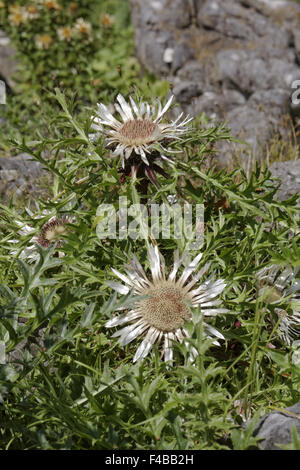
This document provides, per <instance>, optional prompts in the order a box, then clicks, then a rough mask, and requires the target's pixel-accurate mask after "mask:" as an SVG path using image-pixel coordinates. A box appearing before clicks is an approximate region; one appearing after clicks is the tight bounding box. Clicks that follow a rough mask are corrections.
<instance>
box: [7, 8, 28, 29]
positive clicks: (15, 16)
mask: <svg viewBox="0 0 300 470" xmlns="http://www.w3.org/2000/svg"><path fill="white" fill-rule="evenodd" d="M18 6H19V5H18ZM27 20H28V15H27V13H26V10H25V8H17V6H16V8H13V9H12V10H11V14H10V15H8V21H9V22H10V24H11V25H13V26H20V25H21V24H24V23H26V21H27Z"/></svg>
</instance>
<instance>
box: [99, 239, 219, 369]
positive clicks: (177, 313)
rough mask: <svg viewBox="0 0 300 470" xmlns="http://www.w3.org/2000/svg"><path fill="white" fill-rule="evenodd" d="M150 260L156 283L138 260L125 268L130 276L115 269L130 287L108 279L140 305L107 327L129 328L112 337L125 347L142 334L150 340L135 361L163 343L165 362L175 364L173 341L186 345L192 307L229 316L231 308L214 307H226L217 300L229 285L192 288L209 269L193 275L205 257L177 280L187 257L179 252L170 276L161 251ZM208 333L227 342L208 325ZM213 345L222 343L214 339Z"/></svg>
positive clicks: (192, 351) (211, 283) (210, 283)
mask: <svg viewBox="0 0 300 470" xmlns="http://www.w3.org/2000/svg"><path fill="white" fill-rule="evenodd" d="M148 257H149V261H150V270H151V274H152V276H151V277H152V279H151V280H149V279H148V277H147V276H146V274H145V271H144V270H143V268H142V266H141V264H140V263H139V261H138V260H137V258H136V257H135V256H134V257H133V258H132V260H131V262H130V264H129V265H127V266H126V267H125V272H126V274H127V275H124V274H122V273H120V272H119V271H117V270H116V269H113V272H114V273H115V274H116V275H117V276H118V277H119V278H120V279H121V280H122V281H123V282H124V283H125V285H123V284H121V283H119V282H115V281H108V282H107V284H108V285H109V286H110V287H112V288H113V289H114V290H116V291H117V292H119V293H120V294H122V295H127V294H128V293H129V292H130V291H132V292H133V294H134V302H135V303H134V309H133V310H130V311H129V312H127V313H124V314H123V315H119V316H117V317H115V318H113V319H111V320H109V321H108V322H107V323H106V327H114V326H118V325H122V324H126V323H128V324H129V325H128V326H125V327H124V328H122V329H121V330H119V331H117V332H116V333H114V335H113V337H116V336H120V340H119V342H120V344H121V345H122V346H124V345H126V344H128V343H130V342H131V341H133V340H134V339H135V338H137V337H138V336H140V335H144V336H145V337H144V339H143V341H142V343H141V344H140V346H139V347H138V349H137V351H136V354H135V356H134V359H133V361H134V362H135V361H137V360H138V359H143V358H144V357H146V356H147V354H148V353H149V351H150V350H151V348H152V345H153V344H154V343H158V344H159V343H160V342H161V340H163V348H162V355H163V356H164V358H165V360H166V361H168V360H173V348H172V342H173V341H178V342H179V343H181V342H182V341H184V339H185V338H187V337H188V336H189V335H188V332H187V331H186V329H185V327H184V323H185V321H186V320H191V319H192V311H191V307H198V306H201V313H202V314H203V315H216V314H218V313H226V312H227V309H224V308H215V307H217V306H218V305H220V303H221V301H220V300H217V299H215V297H217V295H218V294H220V293H221V292H222V291H223V289H224V287H225V286H226V284H225V283H224V281H223V279H219V280H217V281H213V280H212V277H210V278H208V279H207V280H206V281H205V282H203V283H202V284H200V285H199V286H198V287H196V288H195V289H193V286H194V285H195V284H196V283H197V282H198V280H199V279H200V278H201V277H202V276H203V275H204V273H205V272H206V271H207V269H208V268H209V264H206V265H205V266H203V268H202V269H201V270H200V271H199V272H198V273H197V274H196V275H195V276H194V277H192V273H193V272H194V271H195V269H196V267H197V265H198V263H199V261H200V259H201V257H202V253H200V254H199V255H198V256H196V258H195V259H194V260H193V261H192V262H191V263H190V264H188V266H186V267H185V269H184V270H183V272H182V274H181V276H180V277H179V279H177V280H176V274H177V271H178V269H179V267H180V266H181V264H182V262H183V258H181V259H179V256H178V252H177V251H176V252H175V259H174V267H173V269H172V271H171V272H170V274H169V276H168V278H166V273H165V261H164V259H163V257H162V255H161V254H160V253H159V251H158V248H157V247H150V249H149V251H148ZM124 310H125V307H124ZM205 334H206V335H207V336H209V337H211V336H210V335H212V336H216V337H218V338H221V339H224V336H223V335H222V334H221V333H220V332H219V331H217V330H216V329H215V328H213V327H212V326H210V325H208V324H206V323H205ZM214 344H219V343H218V342H217V341H214ZM187 347H188V348H189V350H190V355H191V358H192V359H193V358H194V357H195V356H196V355H197V351H196V350H195V348H193V347H192V348H191V347H190V346H189V345H188V344H187Z"/></svg>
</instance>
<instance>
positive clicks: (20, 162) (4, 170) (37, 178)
mask: <svg viewBox="0 0 300 470" xmlns="http://www.w3.org/2000/svg"><path fill="white" fill-rule="evenodd" d="M43 178H44V179H45V181H44V182H45V183H46V181H47V180H49V176H48V173H47V172H46V171H45V170H44V169H43V166H42V165H41V164H40V163H38V162H36V161H33V160H32V158H31V156H30V155H28V154H26V153H21V154H20V155H17V156H16V157H11V158H4V157H0V200H1V202H2V203H3V202H7V201H8V200H9V199H10V198H11V197H12V196H17V197H24V195H25V194H26V195H28V196H31V197H35V196H37V195H39V194H42V193H43V192H44V189H43V187H42V186H43V185H42V184H41V183H42V182H43Z"/></svg>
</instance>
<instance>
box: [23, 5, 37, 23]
mask: <svg viewBox="0 0 300 470" xmlns="http://www.w3.org/2000/svg"><path fill="white" fill-rule="evenodd" d="M26 13H27V15H28V18H29V19H31V20H34V19H36V18H38V17H39V10H38V7H37V6H35V5H28V6H27V7H26Z"/></svg>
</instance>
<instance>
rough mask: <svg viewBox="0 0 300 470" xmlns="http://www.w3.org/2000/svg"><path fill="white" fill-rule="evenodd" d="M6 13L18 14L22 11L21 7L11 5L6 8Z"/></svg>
mask: <svg viewBox="0 0 300 470" xmlns="http://www.w3.org/2000/svg"><path fill="white" fill-rule="evenodd" d="M8 11H9V12H10V13H15V12H20V11H22V7H21V5H18V4H17V3H14V4H13V5H10V6H9V7H8Z"/></svg>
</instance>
